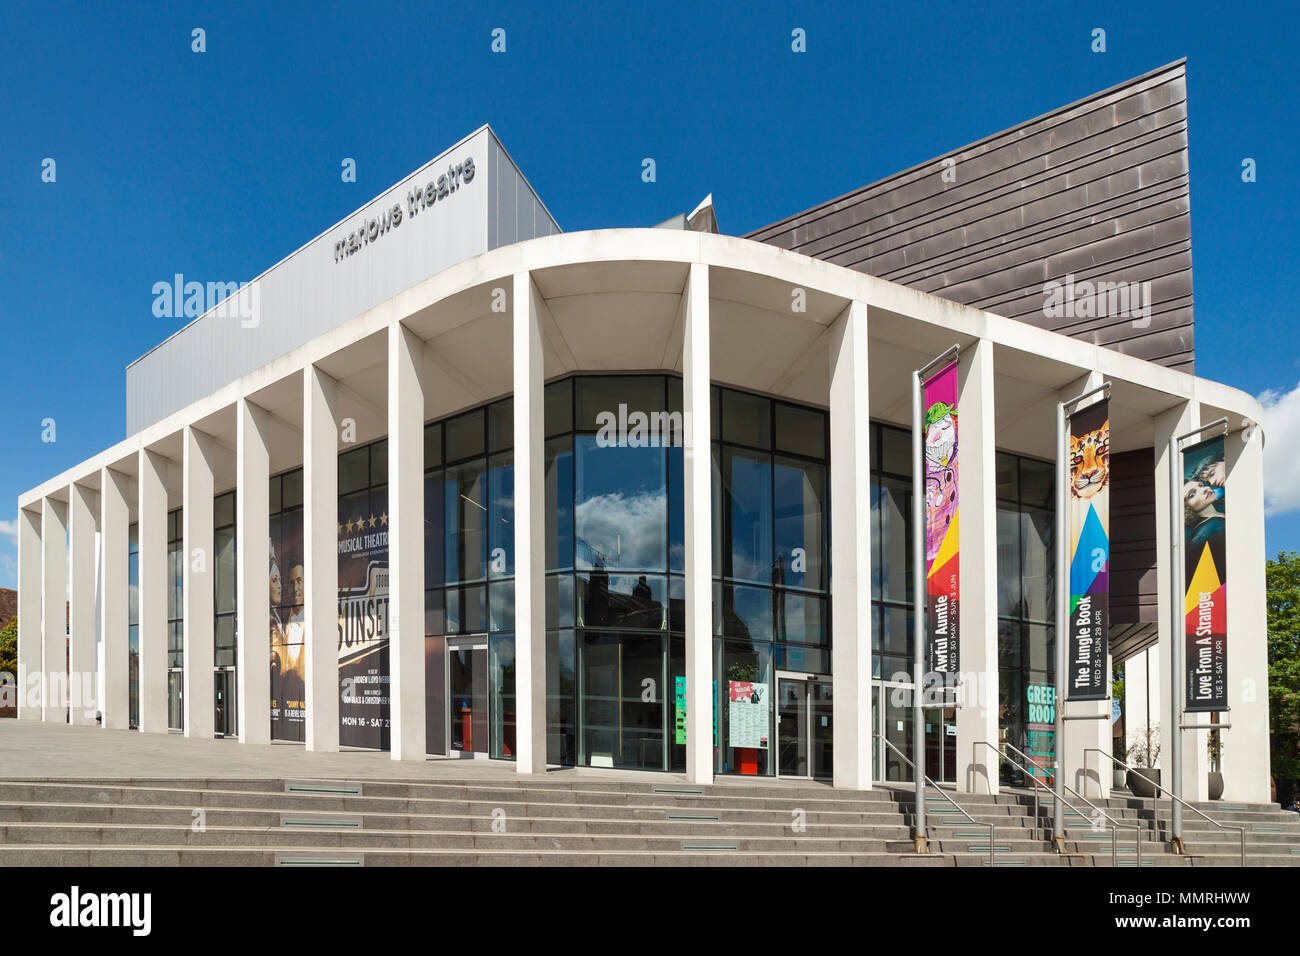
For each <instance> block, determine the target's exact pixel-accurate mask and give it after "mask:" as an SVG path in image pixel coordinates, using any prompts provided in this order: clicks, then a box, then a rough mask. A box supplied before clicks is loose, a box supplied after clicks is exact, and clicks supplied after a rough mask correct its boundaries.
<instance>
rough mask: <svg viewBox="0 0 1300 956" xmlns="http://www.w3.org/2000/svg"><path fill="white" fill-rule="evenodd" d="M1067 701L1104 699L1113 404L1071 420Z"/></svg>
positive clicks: (1092, 407)
mask: <svg viewBox="0 0 1300 956" xmlns="http://www.w3.org/2000/svg"><path fill="white" fill-rule="evenodd" d="M1069 431H1070V437H1069V441H1070V496H1069V509H1070V510H1069V526H1068V527H1069V535H1070V537H1069V545H1070V547H1069V551H1070V631H1069V634H1070V640H1069V645H1068V646H1069V657H1068V659H1067V662H1066V675H1067V676H1066V693H1065V699H1066V700H1105V699H1106V698H1107V697H1109V696H1110V689H1109V688H1108V687H1107V686H1106V651H1107V649H1108V642H1109V639H1110V637H1109V631H1110V400H1109V399H1102V400H1101V401H1099V402H1096V403H1095V404H1092V405H1089V406H1088V407H1087V408H1084V409H1082V410H1081V411H1078V412H1075V413H1074V414H1073V415H1071V416H1070V429H1069Z"/></svg>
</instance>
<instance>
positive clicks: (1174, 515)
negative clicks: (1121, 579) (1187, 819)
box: [1147, 436, 1184, 853]
mask: <svg viewBox="0 0 1300 956" xmlns="http://www.w3.org/2000/svg"><path fill="white" fill-rule="evenodd" d="M1182 459H1183V455H1182V452H1181V451H1180V450H1179V447H1178V436H1174V437H1172V438H1170V439H1169V592H1170V593H1169V611H1170V614H1169V776H1170V777H1171V778H1172V779H1170V780H1169V782H1168V784H1167V786H1168V788H1169V793H1170V795H1171V796H1170V799H1169V808H1170V814H1169V821H1170V823H1169V842H1170V844H1171V845H1172V847H1173V850H1174V852H1175V853H1181V852H1182V849H1183V807H1182V804H1181V803H1179V802H1178V800H1179V799H1181V798H1182V796H1183V786H1182V772H1183V746H1182V745H1183V734H1182V731H1180V730H1179V729H1178V725H1179V724H1180V723H1182V721H1180V720H1179V719H1178V712H1179V709H1180V707H1181V706H1182V701H1181V700H1180V699H1179V698H1180V697H1182V680H1181V679H1180V678H1181V677H1182V674H1181V671H1180V668H1181V667H1182V654H1181V653H1180V652H1181V650H1182V643H1183V640H1184V635H1183V631H1184V625H1183V601H1184V595H1183V567H1182V547H1181V545H1182V538H1183V508H1182V500H1183V482H1182V477H1183V460H1182ZM1150 732H1151V731H1150V728H1147V734H1148V739H1149V735H1150ZM1175 798H1178V799H1175Z"/></svg>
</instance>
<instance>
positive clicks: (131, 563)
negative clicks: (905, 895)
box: [126, 524, 140, 730]
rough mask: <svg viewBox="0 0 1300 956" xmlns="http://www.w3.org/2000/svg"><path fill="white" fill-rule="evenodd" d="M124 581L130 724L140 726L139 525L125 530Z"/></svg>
mask: <svg viewBox="0 0 1300 956" xmlns="http://www.w3.org/2000/svg"><path fill="white" fill-rule="evenodd" d="M126 581H127V590H128V592H129V597H128V599H127V618H126V620H127V643H128V647H129V648H130V650H129V655H130V656H129V663H128V666H127V680H128V682H129V686H130V725H131V729H132V730H135V729H136V728H137V727H139V726H140V527H139V525H134V524H133V525H131V526H130V528H129V529H128V530H127V558H126Z"/></svg>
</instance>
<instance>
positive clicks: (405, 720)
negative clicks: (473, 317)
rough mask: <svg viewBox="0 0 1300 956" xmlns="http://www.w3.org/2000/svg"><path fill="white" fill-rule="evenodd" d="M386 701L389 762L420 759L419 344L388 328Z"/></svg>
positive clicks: (399, 327) (422, 737) (397, 326)
mask: <svg viewBox="0 0 1300 956" xmlns="http://www.w3.org/2000/svg"><path fill="white" fill-rule="evenodd" d="M388 662H389V683H388V700H389V713H390V719H391V721H392V723H391V731H392V733H391V736H390V747H389V750H390V754H391V756H392V758H393V759H394V760H424V759H425V749H426V748H425V726H424V706H425V699H424V343H423V342H422V341H420V338H419V336H417V335H416V334H415V333H413V332H412V331H411V330H410V329H408V328H406V327H405V326H404V325H402V323H400V322H395V323H394V324H392V325H390V326H389V327H388Z"/></svg>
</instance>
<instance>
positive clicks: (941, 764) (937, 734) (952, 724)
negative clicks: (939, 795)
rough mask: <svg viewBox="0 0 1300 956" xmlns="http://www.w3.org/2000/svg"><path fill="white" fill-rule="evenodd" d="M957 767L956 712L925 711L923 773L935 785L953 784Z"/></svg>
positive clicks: (953, 710)
mask: <svg viewBox="0 0 1300 956" xmlns="http://www.w3.org/2000/svg"><path fill="white" fill-rule="evenodd" d="M956 766H957V711H956V709H955V708H953V707H945V708H943V709H939V708H927V709H926V710H925V773H926V776H928V777H929V778H930V779H931V780H934V781H935V782H937V783H953V782H954V777H955V776H956Z"/></svg>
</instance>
